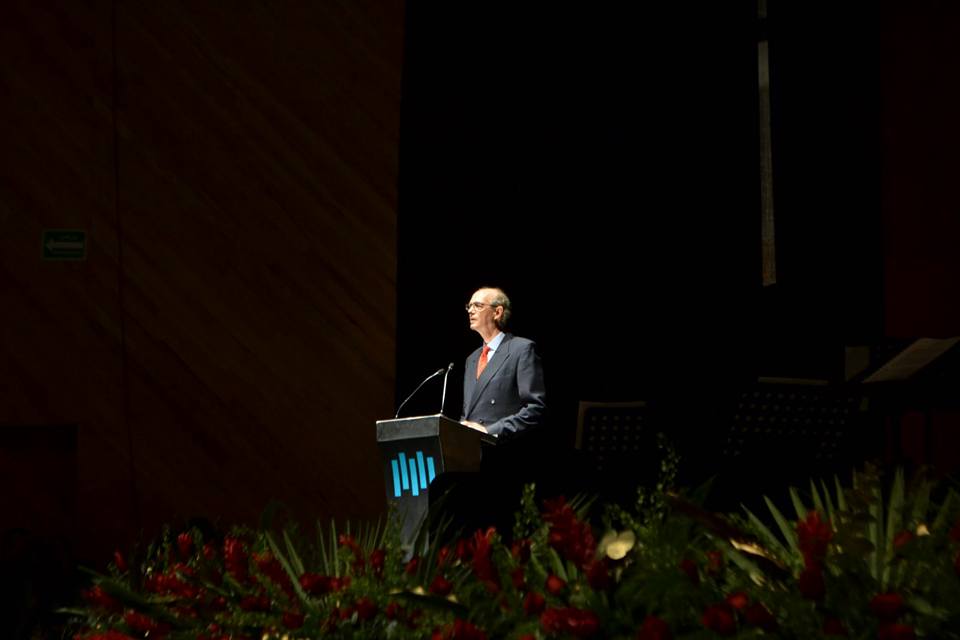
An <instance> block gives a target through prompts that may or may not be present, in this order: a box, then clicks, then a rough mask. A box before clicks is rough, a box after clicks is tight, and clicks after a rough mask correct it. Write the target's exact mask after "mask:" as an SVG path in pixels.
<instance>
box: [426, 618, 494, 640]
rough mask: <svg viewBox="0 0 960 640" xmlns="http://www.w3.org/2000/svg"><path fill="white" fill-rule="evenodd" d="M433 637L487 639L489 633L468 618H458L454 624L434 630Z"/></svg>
mask: <svg viewBox="0 0 960 640" xmlns="http://www.w3.org/2000/svg"><path fill="white" fill-rule="evenodd" d="M433 638H436V639H438V640H487V635H486V634H485V633H484V632H483V631H482V630H481V629H479V628H478V627H475V626H474V625H472V624H470V623H469V622H467V621H466V620H461V619H460V618H457V619H456V620H454V621H453V624H452V625H448V626H447V627H446V628H445V629H444V630H443V631H442V632H441V631H440V630H439V629H438V630H437V631H434V633H433Z"/></svg>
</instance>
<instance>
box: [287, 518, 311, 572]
mask: <svg viewBox="0 0 960 640" xmlns="http://www.w3.org/2000/svg"><path fill="white" fill-rule="evenodd" d="M283 542H284V544H285V545H286V546H287V557H288V558H289V560H290V567H291V568H292V569H293V570H294V571H296V572H297V576H296V577H297V578H299V577H300V576H302V575H303V574H304V573H306V570H305V569H304V568H303V561H302V560H300V556H299V555H297V550H296V548H294V546H293V540H291V539H290V534H289V533H288V532H287V530H286V529H284V531H283Z"/></svg>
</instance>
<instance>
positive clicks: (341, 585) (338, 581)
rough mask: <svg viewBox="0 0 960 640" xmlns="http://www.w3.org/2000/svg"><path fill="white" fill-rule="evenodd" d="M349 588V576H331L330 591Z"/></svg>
mask: <svg viewBox="0 0 960 640" xmlns="http://www.w3.org/2000/svg"><path fill="white" fill-rule="evenodd" d="M349 586H350V576H339V577H337V576H333V577H332V578H330V589H331V590H333V591H340V590H341V589H346V588H347V587H349Z"/></svg>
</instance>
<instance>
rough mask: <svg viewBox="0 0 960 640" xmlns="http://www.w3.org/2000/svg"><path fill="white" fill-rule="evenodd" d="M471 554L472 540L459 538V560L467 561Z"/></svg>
mask: <svg viewBox="0 0 960 640" xmlns="http://www.w3.org/2000/svg"><path fill="white" fill-rule="evenodd" d="M471 555H472V549H471V548H470V540H468V539H466V538H461V539H460V540H457V560H458V561H459V562H466V561H467V560H469V559H470V556H471Z"/></svg>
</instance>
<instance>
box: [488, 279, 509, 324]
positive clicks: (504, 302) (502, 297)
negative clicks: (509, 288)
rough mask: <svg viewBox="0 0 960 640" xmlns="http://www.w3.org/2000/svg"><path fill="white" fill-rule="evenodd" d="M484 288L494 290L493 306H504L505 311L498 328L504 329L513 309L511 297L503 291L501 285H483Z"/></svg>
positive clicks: (491, 304) (491, 302)
mask: <svg viewBox="0 0 960 640" xmlns="http://www.w3.org/2000/svg"><path fill="white" fill-rule="evenodd" d="M482 288H483V289H490V290H492V291H493V292H494V294H493V300H491V301H490V306H491V307H494V308H496V307H503V313H502V314H501V315H500V319H499V320H497V329H500V330H501V331H503V330H504V329H505V328H506V326H507V322H509V320H510V314H511V313H512V310H511V308H510V298H508V297H507V294H506V293H504V292H503V289H501V288H500V287H482Z"/></svg>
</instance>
